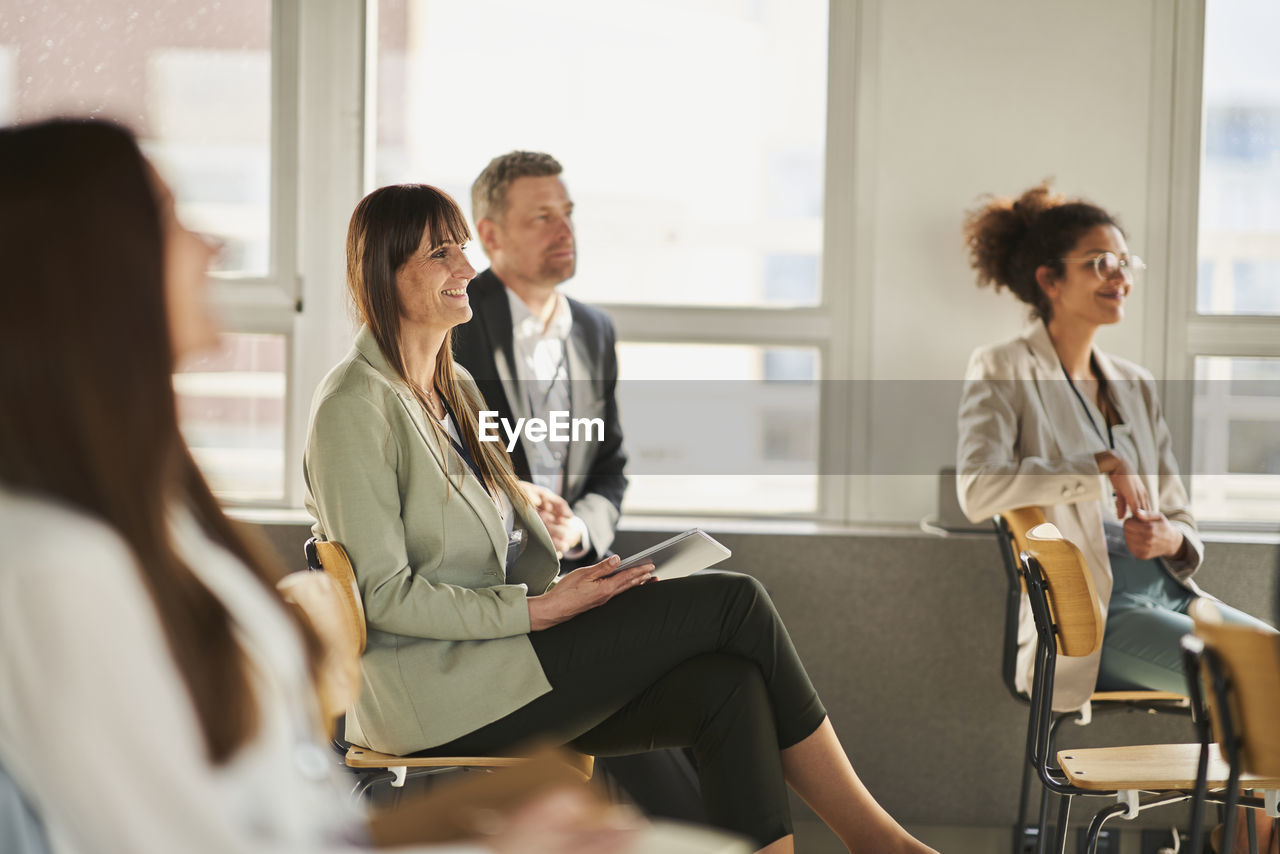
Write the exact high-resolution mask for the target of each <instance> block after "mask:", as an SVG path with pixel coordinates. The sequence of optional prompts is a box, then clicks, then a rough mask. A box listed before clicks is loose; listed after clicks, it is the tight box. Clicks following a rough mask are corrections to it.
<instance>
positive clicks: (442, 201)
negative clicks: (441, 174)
mask: <svg viewBox="0 0 1280 854" xmlns="http://www.w3.org/2000/svg"><path fill="white" fill-rule="evenodd" d="M424 236H425V237H426V238H427V239H428V240H430V241H431V246H432V247H435V246H440V245H442V244H444V243H456V244H458V245H459V246H461V245H463V244H465V243H466V242H467V241H468V240H470V239H471V229H470V228H468V227H467V219H466V217H465V216H463V214H462V210H461V209H460V208H459V207H458V204H457V203H456V202H455V201H454V200H453V199H452V198H451V197H450V196H449V194H448V193H446V192H444V191H443V190H438V189H436V188H435V187H431V186H428V185H426V184H396V185H392V186H389V187H382V188H380V189H377V190H374V191H373V192H372V193H370V194H369V195H367V196H365V197H364V198H363V199H361V200H360V204H358V205H356V209H355V212H354V213H353V214H352V215H351V225H350V227H349V228H348V229H347V288H348V289H349V290H350V292H351V300H352V302H353V303H354V304H355V309H356V313H357V315H358V316H359V319H360V321H361V322H363V323H365V324H366V325H367V326H368V327H369V330H370V331H371V332H372V333H373V337H374V340H376V341H377V342H378V348H379V349H380V350H381V351H382V355H383V357H384V358H385V359H386V360H387V363H388V364H390V365H391V368H392V370H394V371H395V372H396V374H397V375H398V376H399V377H400V378H401V379H402V380H404V381H405V384H406V385H408V386H409V388H410V389H412V390H413V393H414V396H416V397H417V398H418V402H419V403H420V404H421V405H422V406H423V407H424V408H425V407H426V405H427V403H426V401H425V400H424V399H423V397H422V392H421V391H420V390H419V389H418V387H417V386H416V385H415V384H414V383H413V382H411V381H410V380H409V377H408V375H407V374H406V371H405V366H404V354H403V353H401V352H400V298H399V296H398V294H397V292H396V272H397V271H398V270H399V269H400V268H401V267H403V266H404V264H405V262H406V261H408V260H409V258H410V257H412V256H413V254H414V253H415V252H417V251H418V247H419V246H421V245H422V241H423V237H424ZM433 379H434V382H435V386H436V388H437V389H439V390H440V396H441V397H443V398H444V401H445V403H447V404H448V405H449V409H450V410H451V411H452V412H453V414H454V415H455V416H456V418H457V421H458V432H459V434H461V436H462V439H463V441H464V442H465V443H466V446H467V449H468V450H469V451H470V452H471V457H472V459H474V460H475V462H476V467H477V468H478V469H480V479H481V481H482V482H483V483H484V486H485V489H487V490H488V491H489V494H490V495H497V494H498V490H502V492H504V493H506V495H507V497H508V498H510V499H511V502H512V503H513V504H515V505H516V506H526V505H527V504H528V498H527V497H526V496H525V494H524V491H523V490H522V489H520V484H519V481H518V480H516V476H515V473H514V471H513V469H512V467H511V458H510V457H509V456H507V452H506V449H505V448H503V446H502V443H501V442H481V441H480V426H479V419H480V411H481V410H482V409H486V408H487V407H486V406H485V402H484V399H483V398H482V397H480V395H479V393H478V392H477V391H476V390H475V388H474V386H471V387H468V386H464V385H462V384H461V383H459V382H458V378H457V371H456V370H455V368H454V362H453V330H449V331H448V332H446V333H445V337H444V344H443V345H442V346H441V347H440V352H439V353H437V354H436V368H435V376H434V377H433ZM427 420H428V421H430V422H431V424H432V425H433V426H435V428H436V429H437V430H439V429H440V427H439V425H438V424H436V421H435V419H434V418H430V419H427ZM445 445H446V446H447V445H448V443H447V442H446V443H445Z"/></svg>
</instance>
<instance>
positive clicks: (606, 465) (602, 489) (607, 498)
mask: <svg viewBox="0 0 1280 854" xmlns="http://www.w3.org/2000/svg"><path fill="white" fill-rule="evenodd" d="M467 293H468V295H469V296H470V299H471V310H472V312H473V316H472V318H471V320H470V321H468V322H467V323H464V324H463V325H461V326H458V327H455V328H454V330H453V356H454V359H455V360H457V362H458V363H459V364H461V365H462V366H463V367H465V368H466V369H467V370H468V371H470V372H471V375H472V376H473V377H474V378H475V381H476V384H477V385H478V386H479V387H480V391H481V393H482V394H483V395H484V399H485V401H486V402H487V403H488V405H489V406H490V408H492V409H495V410H497V411H498V413H499V417H501V418H506V419H508V420H510V421H511V422H512V423H514V421H515V419H516V418H522V417H528V415H529V411H528V409H529V403H528V396H527V395H526V394H525V393H524V389H523V388H521V387H520V384H519V380H518V379H517V378H518V377H519V374H518V372H517V371H516V363H515V353H514V352H513V349H512V328H511V306H510V304H509V303H508V302H507V294H506V287H505V286H504V285H503V284H502V281H501V280H499V279H498V277H497V276H495V275H494V274H493V271H492V270H485V271H484V272H483V273H481V274H480V275H478V276H476V277H475V278H474V279H472V280H471V284H470V285H469V286H468V288H467ZM569 312H570V314H571V316H572V317H573V326H572V329H571V331H570V335H569V346H568V367H569V380H570V383H569V385H570V389H569V392H570V394H569V397H570V401H571V403H570V407H571V410H572V411H571V413H570V417H571V418H602V419H603V420H604V441H602V442H585V441H579V442H573V443H571V444H570V445H569V453H568V454H567V455H566V456H567V459H566V471H565V478H564V492H563V495H564V498H565V500H566V501H568V502H569V505H570V506H571V507H572V508H573V512H574V514H575V515H577V516H579V517H580V518H581V519H582V521H583V522H585V523H586V526H587V531H588V533H589V535H590V538H591V548H590V549H588V551H587V554H586V555H584V556H583V557H581V558H579V559H577V560H575V561H566V562H565V563H564V565H563V566H562V569H563V570H564V571H568V570H569V569H573V568H575V567H577V566H585V565H587V564H590V563H595V562H596V561H599V560H600V559H601V558H603V557H604V555H606V554H607V553H608V550H609V546H610V545H611V544H612V543H613V535H614V531H615V530H616V528H617V525H618V516H619V515H620V513H621V510H622V496H623V493H625V492H626V490H627V478H626V475H625V474H623V469H624V468H625V467H626V463H627V455H626V452H625V451H624V450H623V447H622V425H621V424H620V423H619V420H618V402H617V398H616V390H617V384H618V355H617V351H616V343H617V333H616V332H615V331H614V328H613V321H611V320H610V319H609V316H608V315H607V314H605V313H604V312H603V311H600V310H599V309H597V308H592V307H591V306H589V305H584V304H583V303H580V302H578V301H577V300H574V299H570V300H569ZM511 462H512V463H513V464H514V466H515V470H516V474H517V475H518V476H519V477H520V478H521V479H523V480H529V479H530V470H529V461H528V457H527V456H526V455H525V450H524V447H523V443H520V444H517V445H516V448H515V450H514V451H513V452H512V454H511Z"/></svg>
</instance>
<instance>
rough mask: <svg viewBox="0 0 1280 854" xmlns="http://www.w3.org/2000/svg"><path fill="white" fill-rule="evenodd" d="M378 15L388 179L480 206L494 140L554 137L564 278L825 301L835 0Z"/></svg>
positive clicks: (379, 170) (504, 144)
mask: <svg viewBox="0 0 1280 854" xmlns="http://www.w3.org/2000/svg"><path fill="white" fill-rule="evenodd" d="M378 32H379V40H378V61H377V75H378V77H377V122H378V132H377V150H376V154H375V158H376V159H375V169H374V175H375V182H376V183H377V184H378V185H382V184H388V183H398V182H410V181H412V182H426V183H431V184H436V185H438V186H440V187H442V188H444V189H446V190H448V191H449V192H450V193H452V194H453V195H454V196H455V197H456V198H457V199H458V201H459V203H461V204H462V205H463V207H464V208H467V209H469V208H470V187H471V182H472V181H473V180H474V179H475V177H476V176H477V175H479V174H480V170H481V169H483V168H484V166H485V164H486V163H487V162H488V161H489V159H490V158H492V157H494V156H496V155H498V154H502V153H504V152H507V151H510V150H512V149H517V148H523V149H534V150H542V151H547V152H550V153H551V154H553V155H554V156H555V157H556V158H557V159H559V160H560V161H561V162H562V163H563V164H564V166H565V175H564V178H565V182H566V184H567V185H568V187H569V191H570V193H571V194H572V196H573V198H574V201H575V203H576V204H577V211H576V214H575V220H576V227H577V235H578V243H579V247H580V252H579V263H578V273H577V276H576V277H575V278H574V279H573V280H572V281H571V282H569V283H568V284H567V285H566V286H565V288H566V292H567V293H570V294H572V295H574V296H577V297H579V298H581V299H583V300H587V301H590V302H610V303H644V304H690V303H694V304H702V305H726V306H728V305H769V306H787V305H815V304H817V303H818V302H819V300H820V298H821V283H820V279H819V270H820V268H821V255H822V208H823V157H824V147H825V146H824V143H825V134H826V92H827V86H826V74H827V4H826V2H825V0H636V2H631V3H628V4H627V6H626V13H625V14H619V12H618V10H617V9H616V8H614V7H612V6H610V5H609V4H600V3H598V2H596V0H545V2H538V3H527V2H520V0H473V2H467V3H457V2H448V0H380V2H379V3H378ZM464 78H465V80H466V87H465V89H466V91H465V92H458V91H452V90H451V89H450V88H449V86H451V85H452V84H451V83H450V84H444V81H455V80H459V79H464ZM476 260H477V261H480V262H481V263H482V262H483V259H482V257H481V256H480V255H477V256H476Z"/></svg>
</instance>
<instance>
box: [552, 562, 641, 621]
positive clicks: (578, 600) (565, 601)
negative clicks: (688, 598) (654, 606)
mask: <svg viewBox="0 0 1280 854" xmlns="http://www.w3.org/2000/svg"><path fill="white" fill-rule="evenodd" d="M620 563H622V558H620V557H618V556H617V555H614V556H613V557H608V558H605V559H604V560H602V561H600V562H599V563H597V564H594V565H592V566H584V567H582V568H581V569H575V570H574V571H573V572H570V573H568V574H567V575H565V576H564V577H563V578H561V579H560V580H559V581H557V582H556V584H555V586H554V587H552V588H551V589H550V590H548V591H547V592H546V593H543V594H542V595H541V596H530V597H529V627H530V630H531V631H535V632H537V631H541V630H542V629H549V628H551V627H552V626H554V625H556V624H558V623H563V622H564V621H565V620H567V619H569V618H570V617H574V616H577V615H578V614H581V613H582V612H583V611H590V610H591V609H592V608H595V607H597V606H599V605H603V604H604V603H605V602H608V601H609V600H610V599H612V598H613V597H614V596H617V595H618V594H619V593H621V592H622V591H623V590H630V589H631V588H632V587H636V586H638V585H641V584H644V583H645V582H646V581H652V580H653V576H652V575H651V574H650V573H652V572H653V564H651V563H642V564H640V565H639V566H633V567H630V568H629V569H624V570H623V571H622V572H619V573H618V574H617V575H614V576H612V577H610V578H606V577H605V576H607V575H609V574H610V573H612V572H613V571H614V570H616V569H617V568H618V564H620Z"/></svg>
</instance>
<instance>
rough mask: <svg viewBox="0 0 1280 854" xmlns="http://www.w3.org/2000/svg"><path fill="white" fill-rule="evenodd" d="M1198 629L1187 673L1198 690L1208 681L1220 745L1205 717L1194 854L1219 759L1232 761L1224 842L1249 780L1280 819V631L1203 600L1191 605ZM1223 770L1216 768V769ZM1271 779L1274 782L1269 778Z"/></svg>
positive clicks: (1206, 689)
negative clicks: (1236, 621)
mask: <svg viewBox="0 0 1280 854" xmlns="http://www.w3.org/2000/svg"><path fill="white" fill-rule="evenodd" d="M1191 616H1192V618H1193V619H1194V620H1195V634H1194V635H1193V636H1191V637H1188V638H1187V639H1186V640H1185V641H1184V644H1183V646H1184V648H1185V650H1186V662H1187V665H1188V675H1191V674H1196V673H1197V672H1198V674H1199V675H1200V676H1201V679H1198V680H1193V681H1194V682H1195V687H1196V688H1197V690H1199V689H1200V686H1201V684H1203V686H1204V693H1205V695H1206V703H1205V705H1207V706H1208V709H1209V723H1211V724H1212V732H1213V735H1214V736H1215V737H1216V739H1217V743H1218V745H1219V750H1218V752H1217V753H1216V754H1213V753H1211V752H1210V750H1209V746H1208V745H1209V736H1210V726H1209V724H1207V723H1206V722H1205V721H1204V718H1203V717H1201V718H1200V719H1199V720H1198V722H1197V723H1198V724H1199V726H1200V741H1201V745H1202V755H1201V757H1200V761H1199V767H1198V769H1197V772H1198V773H1197V776H1196V787H1195V798H1194V803H1193V806H1192V813H1191V815H1192V849H1191V850H1192V854H1200V850H1201V846H1202V844H1203V841H1204V840H1203V836H1202V834H1201V833H1200V826H1201V821H1202V818H1203V813H1204V809H1203V807H1204V802H1205V800H1206V794H1207V790H1208V788H1209V786H1211V785H1212V784H1213V781H1214V780H1220V779H1221V777H1222V775H1221V771H1220V769H1214V770H1211V765H1213V764H1214V763H1215V762H1217V763H1221V762H1223V761H1225V762H1226V763H1227V778H1226V793H1227V803H1226V815H1227V819H1226V823H1225V827H1224V828H1223V830H1224V833H1223V839H1231V838H1233V836H1234V833H1235V818H1236V810H1235V806H1236V804H1237V802H1238V801H1239V798H1238V793H1239V792H1240V787H1241V786H1242V785H1243V787H1244V788H1246V789H1255V790H1258V789H1261V790H1262V793H1263V794H1262V797H1263V806H1264V807H1265V809H1266V811H1267V814H1268V815H1270V816H1272V817H1277V816H1280V791H1278V790H1277V789H1276V788H1275V787H1274V783H1275V782H1276V781H1280V727H1277V721H1280V635H1277V634H1276V633H1274V632H1264V631H1260V630H1257V629H1253V628H1250V627H1247V626H1233V625H1227V624H1226V623H1224V622H1223V620H1222V613H1221V612H1220V611H1219V610H1218V606H1217V605H1216V604H1214V603H1213V602H1211V601H1209V600H1207V599H1202V600H1198V601H1197V602H1195V603H1193V604H1192V606H1191ZM1215 770H1216V772H1217V773H1214V771H1215ZM1268 781H1270V782H1268ZM1248 815H1249V836H1250V844H1251V845H1253V846H1255V847H1256V844H1257V838H1256V832H1255V829H1254V827H1253V821H1252V820H1253V813H1249V814H1248Z"/></svg>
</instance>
